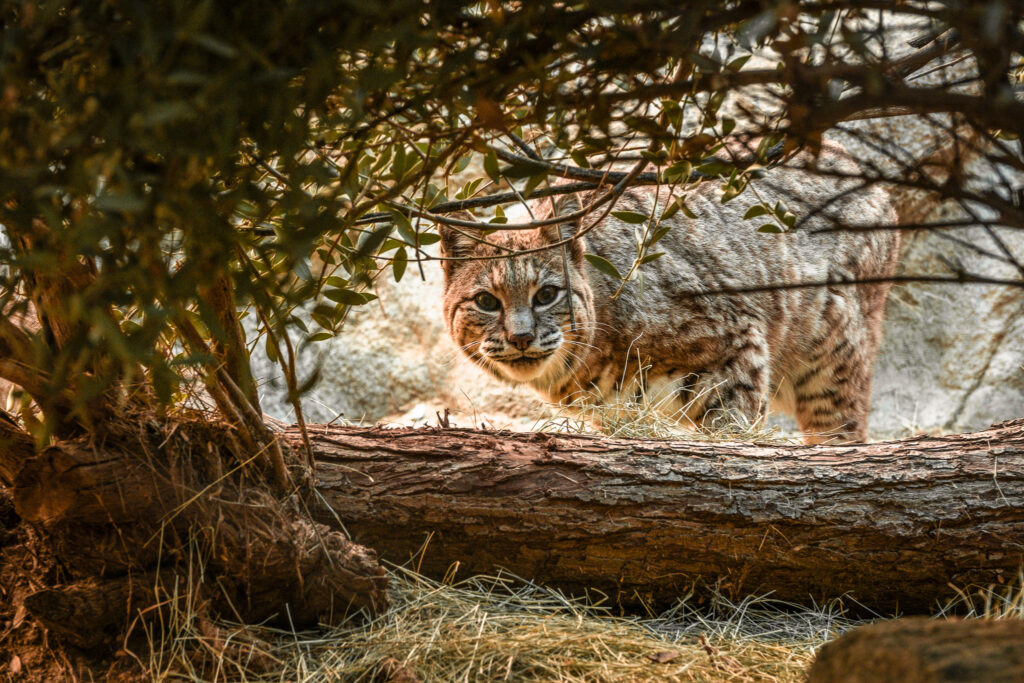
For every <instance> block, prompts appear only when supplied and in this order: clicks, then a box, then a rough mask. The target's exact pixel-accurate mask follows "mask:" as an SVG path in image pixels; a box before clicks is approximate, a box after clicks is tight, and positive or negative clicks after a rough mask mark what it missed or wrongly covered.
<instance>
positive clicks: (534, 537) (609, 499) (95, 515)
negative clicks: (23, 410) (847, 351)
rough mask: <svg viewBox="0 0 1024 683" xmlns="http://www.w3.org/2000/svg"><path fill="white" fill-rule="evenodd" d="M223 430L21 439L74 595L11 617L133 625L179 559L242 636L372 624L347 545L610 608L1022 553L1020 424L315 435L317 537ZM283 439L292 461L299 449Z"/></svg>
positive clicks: (874, 578) (865, 581) (870, 578)
mask: <svg viewBox="0 0 1024 683" xmlns="http://www.w3.org/2000/svg"><path fill="white" fill-rule="evenodd" d="M225 428H226V427H224V426H219V425H215V424H214V425H211V424H205V425H199V426H196V425H191V426H190V425H186V424H183V425H181V428H180V429H177V428H176V429H172V430H171V432H170V433H168V434H167V435H166V436H161V437H160V442H159V443H157V444H151V445H150V446H146V447H138V448H135V449H128V448H125V447H124V446H122V448H121V449H120V450H118V449H117V448H115V447H114V446H113V444H111V443H109V442H108V443H107V444H93V443H91V442H88V441H82V442H80V443H79V442H63V443H61V444H58V445H57V446H54V447H51V448H49V449H47V450H45V451H43V452H42V453H40V454H38V455H35V456H33V457H30V458H28V459H27V460H26V459H25V455H26V454H25V450H26V447H27V444H26V443H21V442H19V445H18V447H8V448H6V449H3V448H0V472H7V473H16V474H15V475H14V476H13V481H14V483H13V486H12V487H11V493H12V498H13V501H14V506H15V508H16V510H17V513H18V515H19V516H20V518H21V519H22V520H24V521H27V522H30V523H32V524H34V525H36V528H38V529H39V530H40V531H42V532H43V536H42V537H43V538H45V539H46V542H47V544H48V547H49V549H50V551H51V552H52V553H53V554H54V556H55V557H56V558H57V559H58V560H59V561H60V562H61V563H62V566H63V567H65V572H66V575H67V576H68V580H69V583H68V584H67V585H65V586H54V587H51V588H50V589H47V590H48V591H49V592H46V593H45V594H40V595H39V596H38V597H35V598H31V599H29V600H27V601H26V606H27V608H28V609H29V611H30V612H32V613H34V614H36V616H37V617H38V618H39V619H40V620H41V621H43V622H44V623H54V624H57V623H65V624H71V623H91V624H94V625H95V626H96V628H97V629H100V628H102V627H107V632H116V626H117V624H116V623H114V624H103V623H101V622H103V620H104V619H107V618H111V619H124V618H125V617H129V618H130V617H131V610H128V609H126V610H124V611H123V612H121V611H118V610H114V609H109V605H111V604H114V603H116V602H117V600H112V599H111V598H110V596H112V595H113V596H115V597H116V596H118V595H124V594H125V591H129V592H130V593H131V595H132V599H133V600H136V601H142V602H145V601H146V600H155V599H156V598H155V596H157V595H158V594H159V593H160V591H159V590H153V589H152V587H158V586H159V583H160V582H161V581H162V582H163V584H164V586H165V587H169V586H170V585H171V583H170V582H171V581H173V572H174V571H175V569H174V567H175V566H176V565H175V562H174V560H175V558H179V559H180V558H181V557H182V556H183V554H187V552H188V549H189V548H199V549H204V551H203V552H202V553H200V554H201V555H202V556H203V557H205V558H206V559H205V560H204V562H206V565H205V573H206V574H208V575H209V576H215V577H216V579H215V581H214V583H215V585H216V591H215V592H214V593H211V594H208V595H203V596H201V598H202V600H204V601H209V602H211V603H212V604H214V606H215V607H217V604H218V600H221V601H222V602H221V603H220V604H222V605H226V606H225V607H223V610H222V611H227V610H229V609H230V610H234V612H233V613H232V612H229V614H231V615H232V616H235V617H240V618H243V619H252V620H261V619H265V618H268V617H270V616H272V615H273V614H275V613H277V614H279V615H280V613H281V611H282V607H283V606H284V605H288V611H289V613H290V616H291V618H292V619H293V621H294V623H310V622H314V621H315V620H316V619H317V618H319V617H322V616H324V612H325V611H331V610H332V606H333V611H334V612H335V613H336V614H340V613H343V612H344V611H345V610H346V609H347V608H349V607H366V608H368V609H370V610H371V611H377V610H379V609H381V608H383V607H384V606H385V605H386V600H387V599H386V593H385V589H386V577H385V576H384V575H383V573H382V571H381V570H380V568H379V566H378V565H377V563H376V557H375V556H374V554H373V552H371V551H367V550H366V549H365V548H363V547H361V546H360V545H357V544H364V545H366V546H369V547H371V548H373V549H375V550H376V551H377V552H378V553H380V554H381V555H382V556H383V557H384V558H386V559H389V560H391V561H393V562H396V563H404V562H407V561H409V560H410V559H411V558H414V559H415V562H414V564H413V566H414V567H415V568H416V569H418V570H419V571H422V572H423V573H425V574H427V575H430V576H434V577H437V578H440V577H443V576H445V575H447V574H448V573H449V572H450V570H451V568H452V567H457V568H458V569H459V572H460V573H461V574H462V575H466V574H470V573H492V572H496V571H499V570H507V571H509V572H512V573H513V574H515V575H518V576H520V577H523V578H526V579H532V580H534V581H537V582H541V583H544V584H547V585H550V586H554V587H558V588H561V589H564V590H566V591H569V592H572V593H578V594H580V593H585V592H588V591H600V592H601V593H604V594H606V595H608V596H610V597H611V598H612V599H613V600H614V601H616V602H618V603H622V604H627V603H634V604H635V603H638V602H641V601H642V602H644V603H646V604H648V605H664V604H669V603H671V602H672V601H674V600H675V599H677V598H678V597H680V596H682V595H685V594H686V593H687V592H688V591H690V590H694V589H695V590H698V591H700V590H705V589H709V588H714V589H717V590H719V591H723V592H725V593H726V594H728V595H731V596H733V597H735V598H739V597H742V596H745V595H751V594H764V593H771V595H772V596H773V597H774V598H777V599H780V600H789V601H795V602H803V603H807V602H810V601H816V602H818V604H821V603H822V602H823V601H826V600H829V599H831V598H837V597H841V596H848V597H850V598H853V599H854V600H856V601H858V602H859V603H861V604H862V605H864V606H866V607H869V608H871V609H874V610H878V611H882V612H886V613H888V612H892V611H893V610H901V611H903V612H915V611H927V610H929V609H930V608H933V607H934V606H935V605H936V604H937V603H939V602H941V601H942V600H944V599H946V598H949V597H954V596H955V595H956V594H957V589H960V590H963V589H967V588H969V587H970V586H971V585H972V584H980V585H989V584H998V583H1004V582H1012V581H1014V580H1015V579H1016V578H1017V576H1018V572H1019V570H1020V567H1021V562H1022V557H1024V420H1022V421H1016V422H1011V423H1004V424H1002V425H999V426H997V427H994V428H992V429H990V430H988V431H985V432H979V433H976V434H962V435H953V436H946V437H921V438H915V439H906V440H903V441H896V442H888V443H877V444H867V445H863V444H862V445H844V446H818V447H807V446H775V445H756V444H741V443H710V442H684V441H674V442H667V441H629V440H621V439H606V438H600V437H594V436H579V435H564V434H538V433H532V434H512V433H493V432H480V431H472V430H460V429H443V430H437V429H419V430H413V429H380V428H374V429H366V428H350V427H325V426H318V425H314V426H311V427H310V429H309V435H310V439H311V442H312V446H313V449H314V454H315V457H316V461H317V463H318V465H317V472H316V474H317V477H318V481H317V482H316V486H317V489H318V491H317V493H318V494H319V495H317V496H313V497H312V499H318V500H322V501H324V502H325V503H326V505H324V506H322V507H321V508H320V509H317V510H314V515H315V516H316V517H318V519H319V522H321V524H316V523H313V522H312V521H311V520H310V519H309V518H308V516H307V514H308V513H307V512H306V511H304V510H303V509H302V507H301V505H300V504H298V503H296V502H295V501H292V502H289V501H288V500H282V499H279V498H277V497H275V496H274V495H272V494H271V493H269V492H268V491H265V490H262V489H261V488H260V485H259V483H258V482H250V483H249V484H248V485H247V484H246V480H245V479H244V477H243V478H241V479H239V478H238V477H237V476H234V477H231V476H227V475H222V474H221V470H220V469H219V468H220V467H221V466H222V465H227V464H228V463H221V462H220V458H221V457H222V456H221V455H220V454H219V452H213V453H207V449H208V448H214V446H213V444H215V443H216V442H217V441H218V438H219V439H220V440H223V439H225V438H226V437H225V436H224V435H220V436H219V437H218V435H217V433H216V430H217V429H225ZM204 430H206V431H204ZM15 436H17V434H16V433H15ZM283 436H284V438H285V439H286V440H293V441H294V442H295V445H296V446H298V442H299V440H300V435H299V432H298V430H297V429H295V428H291V429H289V430H288V431H286V433H285V434H284V435H283ZM17 438H21V437H17ZM21 441H24V439H23V438H21ZM156 447H159V448H160V449H161V450H159V451H156V450H153V448H156ZM147 448H148V449H149V450H147ZM147 453H152V454H153V455H148V454H147ZM239 466H241V465H239ZM307 500H309V499H307ZM339 522H340V523H341V524H342V525H343V526H344V527H345V529H346V530H347V532H348V533H349V534H350V535H351V537H350V538H348V537H346V536H345V535H343V534H342V533H341V532H339V531H338V528H339ZM352 541H355V543H353V542H352ZM133 577H134V578H133ZM138 577H143V578H142V579H141V581H142V583H141V584H140V579H139V578H138ZM118 581H121V582H122V583H123V584H124V585H121V586H120V587H119V586H118V585H117V582H118ZM140 586H144V587H147V589H146V590H142V589H141V588H140ZM119 591H120V592H119ZM592 594H593V593H592ZM218 596H220V597H218ZM225 599H226V602H225V601H223V600H225ZM228 603H230V605H229V606H227V605H228ZM55 606H58V607H59V609H56V608H55ZM55 609H56V611H55ZM140 609H143V608H140ZM122 623H123V622H122Z"/></svg>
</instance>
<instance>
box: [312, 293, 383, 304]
mask: <svg viewBox="0 0 1024 683" xmlns="http://www.w3.org/2000/svg"><path fill="white" fill-rule="evenodd" d="M324 296H325V297H327V298H328V299H330V300H331V301H333V302H335V303H339V304H344V305H346V306H362V305H363V304H365V303H367V302H368V301H373V299H376V298H377V297H375V296H373V295H372V294H369V295H368V294H367V293H366V292H354V291H352V290H351V289H325V290H324Z"/></svg>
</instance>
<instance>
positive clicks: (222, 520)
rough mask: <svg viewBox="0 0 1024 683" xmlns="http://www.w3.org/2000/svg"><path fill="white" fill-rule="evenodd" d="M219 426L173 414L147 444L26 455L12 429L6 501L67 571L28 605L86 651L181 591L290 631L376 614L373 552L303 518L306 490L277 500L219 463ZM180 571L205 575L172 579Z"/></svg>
mask: <svg viewBox="0 0 1024 683" xmlns="http://www.w3.org/2000/svg"><path fill="white" fill-rule="evenodd" d="M227 428H228V427H227V426H225V425H223V424H214V423H207V422H191V423H190V422H181V423H178V424H177V425H175V426H172V428H171V429H170V430H169V431H167V432H164V431H156V434H155V435H156V437H158V438H154V439H152V440H148V439H142V440H139V441H135V442H131V441H130V440H125V439H116V438H110V439H107V440H106V441H105V442H98V443H97V442H94V441H92V440H89V439H84V438H83V439H79V440H73V441H64V442H60V443H58V444H56V445H54V446H51V447H49V448H47V449H45V450H44V451H42V452H41V453H39V454H37V455H34V456H33V457H29V458H26V457H25V450H26V449H25V447H24V446H25V444H23V443H22V441H24V437H22V436H19V435H18V433H17V432H16V431H14V432H13V436H12V435H8V441H10V442H11V443H12V444H15V445H16V446H18V447H17V448H15V447H12V446H8V447H6V448H2V447H0V474H3V473H8V474H7V475H5V478H7V477H9V476H10V474H9V473H12V472H14V473H15V474H14V475H13V477H10V478H11V479H12V480H13V485H11V486H10V493H11V498H12V500H13V507H14V510H15V512H16V513H17V516H18V517H19V518H20V520H22V521H23V522H28V523H30V524H32V525H33V526H34V527H35V528H36V529H37V530H38V532H39V533H38V535H37V536H36V538H38V539H39V540H38V542H41V543H44V544H45V546H46V549H47V550H48V552H49V554H51V555H52V556H53V557H54V558H55V559H56V560H57V561H58V562H59V563H60V565H61V567H62V571H61V574H62V576H64V577H65V578H66V583H65V584H64V585H58V586H50V587H48V588H46V589H43V590H40V591H38V592H35V593H33V594H31V595H28V596H27V597H26V599H25V601H24V607H25V608H26V610H27V611H28V612H29V613H30V614H32V615H33V616H35V617H36V618H37V619H38V620H39V621H40V622H41V623H43V624H44V625H46V626H48V627H49V628H52V629H55V630H57V631H58V632H61V633H64V634H65V635H66V636H67V637H69V639H71V640H72V642H76V643H77V644H79V645H81V646H83V647H93V646H96V645H99V644H109V643H110V642H113V640H111V638H112V637H113V636H115V635H116V634H118V633H122V632H123V629H124V627H125V626H126V625H127V624H128V623H130V622H131V621H133V620H134V619H135V618H136V617H137V616H138V615H139V614H140V613H145V612H151V611H152V608H155V607H157V606H158V605H166V604H167V600H168V596H171V595H178V594H179V593H180V594H187V595H188V596H189V598H188V599H190V600H194V601H195V604H200V605H209V606H211V607H212V609H213V611H214V612H216V613H219V614H222V615H224V616H227V617H229V618H232V619H240V620H245V621H252V622H260V621H266V620H269V619H275V618H276V619H279V620H281V621H282V622H283V623H288V624H289V625H295V626H301V625H312V624H316V623H317V622H318V621H320V620H324V619H326V620H328V621H330V620H332V619H334V618H343V617H344V616H345V615H346V614H351V613H352V612H354V611H357V610H359V609H366V610H367V611H368V612H370V613H372V614H375V613H378V612H380V611H383V610H384V609H386V606H387V592H386V589H387V576H386V574H385V572H384V570H383V569H382V568H381V567H380V565H379V564H378V562H377V558H376V556H375V555H374V553H373V552H372V551H371V550H368V549H367V548H364V547H362V546H359V545H357V544H355V543H352V542H351V541H350V540H349V539H348V538H347V537H346V536H345V535H344V534H343V533H341V532H340V531H338V530H337V529H332V528H331V527H329V526H326V525H323V524H319V523H316V522H315V521H313V520H312V519H310V517H309V512H308V510H307V509H306V508H305V506H304V505H303V503H302V496H301V494H302V490H296V491H293V492H292V495H291V496H289V497H285V498H282V497H279V496H276V495H274V494H273V493H272V492H270V491H269V490H268V488H269V487H268V486H267V485H266V483H265V481H263V480H260V479H249V478H247V477H246V476H244V473H245V471H244V466H245V464H246V463H244V462H243V463H239V464H238V465H237V466H236V467H234V468H232V471H229V472H226V473H225V472H224V471H223V470H224V469H227V468H226V467H225V465H230V464H231V463H223V462H222V461H221V460H222V458H224V457H225V455H224V454H225V452H226V451H225V450H224V449H222V448H220V447H219V445H220V442H223V441H225V440H226V436H225V435H224V434H223V433H218V430H220V431H221V432H222V431H223V430H225V429H227ZM12 430H13V427H12ZM140 431H141V430H140ZM3 434H4V432H3V430H2V429H0V436H2V435H3ZM15 438H17V439H20V441H15ZM305 492H306V493H307V494H308V493H310V492H311V489H308V488H307V489H306V491H305ZM296 494H298V495H296ZM189 562H198V563H199V564H200V565H201V566H189V564H188V563H189ZM189 574H191V575H193V576H199V575H202V576H203V577H205V578H204V579H203V581H202V582H200V581H199V580H196V582H195V584H194V585H191V586H182V585H181V578H182V576H185V575H189ZM126 596H130V598H131V599H130V600H128V599H127V597H126ZM118 605H119V607H118ZM75 634H78V635H77V636H76V635H75ZM115 640H116V638H115Z"/></svg>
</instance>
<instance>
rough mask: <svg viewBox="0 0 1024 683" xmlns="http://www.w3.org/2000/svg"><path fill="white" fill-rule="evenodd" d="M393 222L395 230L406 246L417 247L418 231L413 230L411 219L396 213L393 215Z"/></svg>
mask: <svg viewBox="0 0 1024 683" xmlns="http://www.w3.org/2000/svg"><path fill="white" fill-rule="evenodd" d="M391 222H392V223H393V224H394V226H395V230H397V231H398V234H399V236H400V237H401V238H402V240H403V241H404V242H405V243H406V244H408V245H410V246H413V247H415V246H416V231H415V230H413V227H412V223H410V222H409V219H408V218H407V217H406V216H405V215H404V214H401V213H398V212H397V211H395V212H393V213H392V214H391Z"/></svg>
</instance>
